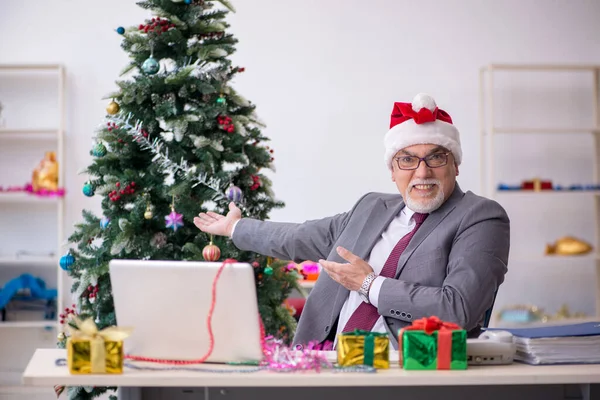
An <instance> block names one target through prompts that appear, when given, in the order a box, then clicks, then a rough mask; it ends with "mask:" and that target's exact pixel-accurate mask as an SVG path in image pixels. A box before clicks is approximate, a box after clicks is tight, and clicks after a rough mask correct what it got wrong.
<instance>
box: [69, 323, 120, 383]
mask: <svg viewBox="0 0 600 400" xmlns="http://www.w3.org/2000/svg"><path fill="white" fill-rule="evenodd" d="M73 324H74V325H75V327H71V326H70V327H69V328H70V331H71V336H70V337H69V338H68V339H67V365H68V367H69V372H70V373H71V374H76V375H80V374H122V373H123V340H124V339H125V338H126V337H127V336H129V334H130V331H131V330H130V329H124V328H118V327H115V326H112V327H108V328H105V329H103V330H98V328H97V327H96V324H95V323H94V321H93V320H92V319H87V320H85V321H80V320H78V319H77V318H75V319H74V320H73Z"/></svg>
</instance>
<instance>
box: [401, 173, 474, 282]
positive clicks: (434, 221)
mask: <svg viewBox="0 0 600 400" xmlns="http://www.w3.org/2000/svg"><path fill="white" fill-rule="evenodd" d="M463 195H464V193H463V191H462V190H461V189H460V187H459V186H458V183H456V186H455V187H454V192H452V195H450V197H449V198H448V200H446V202H444V204H442V206H441V207H440V208H438V209H437V210H435V211H434V212H432V213H431V214H429V216H428V217H427V219H426V220H425V222H423V225H421V227H420V228H419V230H418V231H417V233H415V235H414V236H413V237H412V239H411V240H410V243H409V244H408V246H407V247H406V249H405V250H404V252H403V253H402V255H401V256H400V259H399V260H398V268H397V269H396V276H395V277H396V279H398V276H400V273H401V272H402V269H403V268H404V266H405V265H406V262H407V261H408V259H409V258H410V256H411V255H412V253H413V252H414V251H415V249H416V248H417V247H418V246H419V245H420V244H421V242H422V241H423V240H425V238H426V237H427V236H429V234H430V233H431V232H433V230H434V229H435V227H436V226H438V225H439V223H440V222H442V221H443V219H444V218H446V216H447V215H448V214H450V213H451V212H452V210H454V208H455V207H456V205H457V204H458V202H459V201H460V199H461V198H462V197H463Z"/></svg>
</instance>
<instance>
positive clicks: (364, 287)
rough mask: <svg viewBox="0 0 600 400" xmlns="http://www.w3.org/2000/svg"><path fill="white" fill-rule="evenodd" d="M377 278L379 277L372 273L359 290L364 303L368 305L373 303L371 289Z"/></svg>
mask: <svg viewBox="0 0 600 400" xmlns="http://www.w3.org/2000/svg"><path fill="white" fill-rule="evenodd" d="M375 278H377V275H375V274H374V273H373V272H371V273H370V274H369V275H367V277H366V278H365V280H364V281H363V283H362V285H360V288H359V289H358V295H359V296H360V298H361V299H362V301H364V302H365V303H367V304H371V302H370V301H369V288H370V287H371V283H373V281H374V280H375Z"/></svg>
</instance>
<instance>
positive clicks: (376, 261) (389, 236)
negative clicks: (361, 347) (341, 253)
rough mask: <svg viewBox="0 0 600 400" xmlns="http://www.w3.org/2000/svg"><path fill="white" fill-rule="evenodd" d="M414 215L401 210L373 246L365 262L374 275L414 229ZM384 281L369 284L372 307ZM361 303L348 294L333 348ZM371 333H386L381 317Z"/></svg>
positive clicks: (376, 300)
mask: <svg viewBox="0 0 600 400" xmlns="http://www.w3.org/2000/svg"><path fill="white" fill-rule="evenodd" d="M414 213H415V212H414V211H412V210H411V209H409V208H408V207H404V208H402V211H400V213H399V214H398V215H397V216H396V217H395V218H394V219H393V220H392V222H391V223H390V224H389V225H388V227H387V229H386V230H385V231H384V232H383V233H382V234H381V237H380V238H379V240H378V241H377V243H375V246H373V249H372V250H371V254H369V258H367V259H366V260H365V261H366V262H367V263H368V264H369V265H370V266H371V268H373V272H375V274H377V275H379V273H381V270H382V269H383V266H384V264H385V262H386V260H387V258H388V256H389V255H390V253H391V252H392V249H393V248H394V246H396V244H397V243H398V241H399V240H400V239H402V237H404V236H405V235H406V234H407V233H409V232H411V231H412V230H413V228H414V227H415V221H414V219H413V215H414ZM386 279H390V278H385V277H383V276H377V278H375V280H374V281H373V283H372V284H371V289H370V290H369V301H370V302H371V304H372V305H373V306H374V307H377V305H378V304H379V291H380V290H381V285H382V284H383V281H384V280H386ZM362 302H363V301H362V299H361V298H360V296H359V294H358V292H357V291H350V294H349V295H348V298H347V299H346V302H345V303H344V306H343V307H342V311H341V312H340V318H339V321H338V326H337V334H336V335H335V341H334V348H335V345H336V344H337V337H338V335H339V334H340V333H341V332H342V331H343V329H344V327H345V326H346V323H347V322H348V320H349V319H350V317H351V316H352V314H353V313H354V311H355V310H356V309H357V308H358V307H359V306H360V304H361V303H362ZM371 331H373V332H383V333H385V332H387V330H386V328H385V322H384V320H383V317H382V316H379V318H378V319H377V322H375V325H374V326H373V329H371Z"/></svg>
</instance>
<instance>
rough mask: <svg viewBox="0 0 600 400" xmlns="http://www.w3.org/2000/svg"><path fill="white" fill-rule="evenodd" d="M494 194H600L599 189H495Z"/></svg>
mask: <svg viewBox="0 0 600 400" xmlns="http://www.w3.org/2000/svg"><path fill="white" fill-rule="evenodd" d="M496 194H501V195H510V196H540V195H544V196H568V195H572V196H600V190H541V191H539V192H536V191H534V190H496Z"/></svg>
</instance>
